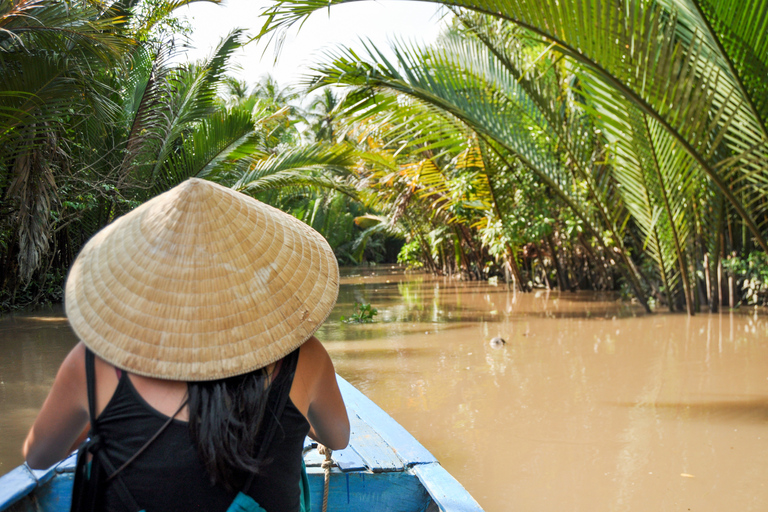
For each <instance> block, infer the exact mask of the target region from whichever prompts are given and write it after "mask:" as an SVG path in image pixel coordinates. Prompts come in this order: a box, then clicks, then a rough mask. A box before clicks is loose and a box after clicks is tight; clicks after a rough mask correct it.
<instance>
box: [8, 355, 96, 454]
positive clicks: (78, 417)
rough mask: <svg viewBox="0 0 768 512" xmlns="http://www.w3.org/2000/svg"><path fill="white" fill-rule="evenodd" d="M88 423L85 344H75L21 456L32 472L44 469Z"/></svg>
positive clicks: (65, 450)
mask: <svg viewBox="0 0 768 512" xmlns="http://www.w3.org/2000/svg"><path fill="white" fill-rule="evenodd" d="M87 424H88V393H87V389H86V382H85V345H83V343H82V342H80V343H78V344H77V345H75V347H74V348H73V349H72V350H71V351H70V352H69V354H68V355H67V357H66V358H65V359H64V362H63V363H62V364H61V367H60V368H59V372H58V373H57V374H56V380H54V382H53V387H52V388H51V391H50V392H49V393H48V398H46V399H45V403H44V404H43V407H42V409H40V413H39V414H38V415H37V418H36V419H35V423H34V424H33V425H32V429H31V430H30V431H29V434H28V435H27V439H26V441H24V447H23V448H22V454H23V455H24V458H25V459H26V460H27V464H29V466H30V467H31V468H33V469H45V468H48V467H50V466H52V465H53V464H55V463H56V462H58V461H59V460H61V459H62V458H64V457H65V456H66V455H69V452H70V449H71V447H72V445H73V443H74V442H75V440H76V439H77V438H78V436H79V435H80V434H81V432H83V429H84V428H85V427H86V425H87Z"/></svg>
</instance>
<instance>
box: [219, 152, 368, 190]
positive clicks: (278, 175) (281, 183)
mask: <svg viewBox="0 0 768 512" xmlns="http://www.w3.org/2000/svg"><path fill="white" fill-rule="evenodd" d="M356 163H357V155H356V153H355V151H354V150H353V149H352V148H350V147H345V146H340V145H339V146H327V145H324V144H312V145H309V146H299V147H295V148H292V149H289V150H286V151H284V152H281V153H278V154H277V155H271V156H269V157H268V158H264V159H262V160H260V161H257V162H255V163H254V164H252V165H251V167H250V168H249V169H248V170H247V171H246V172H244V173H243V174H242V175H241V176H239V177H238V178H237V180H236V181H235V182H234V183H232V184H231V187H232V188H233V189H235V190H238V191H240V192H244V193H246V194H250V195H256V194H260V193H263V192H265V191H269V190H275V189H282V188H288V187H310V188H326V189H332V190H336V191H338V192H341V193H342V194H345V195H347V196H349V197H351V198H357V195H358V194H357V191H356V190H355V189H354V188H352V187H350V186H349V185H347V184H346V183H344V182H343V181H342V180H340V179H338V178H334V175H336V176H337V177H342V176H343V175H345V174H347V173H348V172H349V169H351V168H352V167H354V166H355V165H356Z"/></svg>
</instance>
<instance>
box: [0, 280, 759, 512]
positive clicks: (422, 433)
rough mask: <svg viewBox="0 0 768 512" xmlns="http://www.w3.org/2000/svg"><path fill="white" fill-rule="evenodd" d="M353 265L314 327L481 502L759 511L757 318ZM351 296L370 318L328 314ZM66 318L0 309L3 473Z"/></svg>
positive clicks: (49, 376)
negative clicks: (367, 306)
mask: <svg viewBox="0 0 768 512" xmlns="http://www.w3.org/2000/svg"><path fill="white" fill-rule="evenodd" d="M351 272H354V273H357V274H359V275H357V276H355V275H348V276H347V277H345V278H344V279H343V281H342V283H343V284H342V290H341V295H340V297H339V303H338V305H337V307H336V310H335V312H334V314H333V315H332V316H331V318H330V321H329V322H328V323H327V324H326V325H325V326H323V327H322V328H321V329H320V331H319V332H318V337H319V338H320V339H321V340H322V341H323V342H324V343H325V345H326V347H327V348H328V350H329V352H330V353H331V356H332V358H333V360H334V363H335V364H336V369H337V371H338V372H339V373H340V374H341V375H342V376H344V377H345V378H347V379H348V380H349V381H350V382H352V384H354V385H356V386H357V387H358V388H359V389H361V390H362V391H363V392H364V393H366V394H367V395H368V396H369V397H371V398H372V399H373V400H374V401H376V402H377V403H378V404H379V405H381V406H382V407H383V408H384V409H385V410H386V411H387V412H389V413H390V414H391V415H392V416H393V417H394V418H395V419H396V420H398V421H399V422H400V423H401V424H403V426H405V428H407V429H408V430H409V431H411V432H412V433H413V434H414V435H415V436H416V437H417V438H418V439H419V440H420V441H421V442H422V443H423V444H424V445H425V446H426V447H427V448H428V449H429V450H430V451H432V452H433V453H434V454H435V455H436V456H437V458H438V459H440V460H441V462H442V463H443V465H444V466H445V467H446V468H447V469H448V470H449V471H450V472H451V473H452V474H453V475H454V476H455V477H456V478H457V479H458V480H459V481H460V482H461V483H463V484H464V486H465V487H467V489H468V490H469V491H470V492H471V493H472V494H473V495H474V496H475V498H476V499H477V500H478V501H479V502H480V504H481V505H482V506H483V507H484V508H485V509H486V510H488V511H489V512H500V511H512V510H520V511H564V510H565V511H590V512H599V511H623V510H632V511H646V510H665V511H666V510H682V511H686V510H693V511H723V510H740V511H742V510H767V509H768V489H767V488H766V487H765V481H766V477H767V476H768V462H766V460H765V453H766V448H768V429H766V426H768V320H767V319H766V318H765V317H761V316H756V315H754V314H752V313H751V312H744V311H742V312H739V313H733V314H730V313H724V314H721V315H699V316H696V317H693V318H688V317H686V316H684V315H666V314H654V315H643V314H642V310H640V309H639V308H636V307H634V306H631V305H627V304H626V303H622V302H617V301H615V300H614V298H613V297H612V296H610V295H603V296H601V295H599V294H593V293H584V294H582V293H575V294H574V293H571V294H562V295H559V294H557V293H549V294H547V293H544V292H540V293H537V294H514V293H512V292H508V291H507V290H506V288H505V287H504V286H503V285H501V286H491V285H488V284H487V283H461V282H456V281H452V280H448V279H433V278H430V277H428V276H424V275H420V274H402V273H399V272H396V271H391V270H387V269H383V268H377V269H372V270H367V271H360V270H352V271H351ZM348 273H349V272H348ZM355 301H358V302H363V301H364V302H370V303H372V304H373V305H374V306H375V307H377V308H378V309H379V315H378V316H377V317H376V318H377V322H376V323H374V324H364V325H348V324H343V323H341V322H339V320H338V319H339V316H340V315H346V316H349V315H350V314H351V313H352V308H353V303H354V302H355ZM60 314H61V313H60V312H56V311H53V312H51V313H47V314H44V315H41V314H37V315H33V316H29V315H26V316H16V317H12V318H8V319H5V320H2V321H0V354H2V356H1V358H0V473H5V472H7V471H9V470H10V469H12V468H13V467H14V466H15V465H17V464H18V463H20V462H21V460H20V459H21V457H20V455H19V447H20V445H21V442H22V440H23V437H24V434H25V433H26V430H27V429H28V427H29V425H30V424H31V422H32V421H33V419H34V415H35V413H36V411H37V409H38V408H39V406H40V404H41V403H42V401H43V399H44V397H45V394H46V392H47V389H48V387H49V386H50V384H51V382H52V380H53V377H54V374H55V371H56V368H57V367H58V364H59V362H60V361H61V360H62V359H63V357H64V355H65V354H66V352H67V351H68V350H69V348H70V347H71V346H72V344H73V343H74V340H73V338H72V334H71V332H70V331H69V330H68V328H67V326H66V323H65V322H64V321H63V320H62V319H61V318H60ZM494 336H501V337H503V338H504V339H506V340H507V344H506V345H505V346H503V347H502V348H493V347H492V346H491V345H490V344H489V343H488V341H489V340H490V338H492V337H494Z"/></svg>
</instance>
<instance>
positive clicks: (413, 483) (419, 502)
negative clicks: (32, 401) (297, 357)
mask: <svg viewBox="0 0 768 512" xmlns="http://www.w3.org/2000/svg"><path fill="white" fill-rule="evenodd" d="M338 380H339V387H340V388H341V392H342V395H343V396H344V401H345V402H346V404H347V410H348V413H349V419H350V423H351V427H352V435H351V438H350V443H349V446H348V447H347V448H345V449H344V450H339V451H335V452H333V456H332V457H333V462H334V463H335V466H334V467H333V468H332V469H331V475H330V481H329V495H328V510H329V511H333V512H362V511H366V512H369V511H387V512H436V511H438V510H441V511H456V512H482V509H481V508H480V506H479V505H478V504H477V502H476V501H475V500H474V499H473V498H472V496H470V494H469V493H468V492H467V491H466V490H465V489H464V487H462V486H461V484H460V483H459V482H457V481H456V479H454V478H453V477H452V476H451V475H450V474H449V473H448V472H447V471H446V470H445V469H444V468H443V467H442V466H441V465H440V463H439V462H438V461H437V459H435V457H434V456H433V455H432V454H431V453H429V451H427V449H426V448H424V447H423V446H422V445H421V444H420V443H419V442H418V441H416V439H415V438H414V437H413V436H412V435H411V434H410V433H408V431H406V430H405V429H404V428H403V427H402V426H401V425H400V424H398V423H397V422H396V421H395V420H394V419H392V417H391V416H389V415H388V414H387V413H385V412H384V411H383V410H381V409H380V408H379V407H378V406H377V405H376V404H374V403H373V402H372V401H371V400H369V399H368V398H367V397H366V396H365V395H363V394H362V393H361V392H360V391H358V390H357V389H356V388H355V387H354V386H352V385H351V384H349V383H348V382H347V381H345V380H344V379H342V378H341V377H339V378H338ZM312 446H313V444H312V441H311V440H310V439H307V440H306V441H305V456H304V461H305V463H306V465H307V474H308V476H309V486H310V497H311V501H312V512H320V511H321V506H322V502H323V492H324V482H325V473H324V470H323V468H322V467H321V464H322V462H323V460H324V457H323V456H321V455H320V454H319V453H318V452H317V450H316V449H313V448H312ZM74 467H75V457H74V455H72V456H70V457H68V458H67V459H65V460H63V461H61V462H60V463H59V464H57V465H56V466H54V467H52V468H50V469H47V470H41V471H35V470H30V469H29V468H28V467H27V466H26V465H22V466H19V467H17V468H16V469H14V470H12V471H11V472H10V473H7V474H6V475H4V476H2V477H0V511H3V510H8V511H13V512H22V511H24V512H27V511H43V512H52V511H68V510H69V505H70V501H71V496H72V479H73V476H74V474H73V472H74Z"/></svg>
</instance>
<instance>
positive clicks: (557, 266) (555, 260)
mask: <svg viewBox="0 0 768 512" xmlns="http://www.w3.org/2000/svg"><path fill="white" fill-rule="evenodd" d="M544 240H546V241H547V245H548V246H549V252H550V254H552V262H553V263H554V264H555V274H556V275H557V287H558V288H559V289H560V291H561V292H564V291H565V281H564V280H563V269H562V268H561V267H560V259H559V258H558V257H557V251H556V250H555V243H554V241H553V240H552V235H546V236H544Z"/></svg>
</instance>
